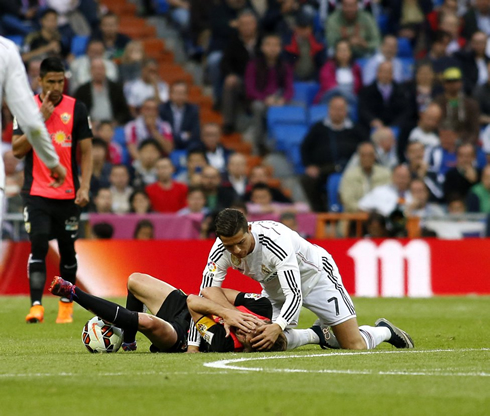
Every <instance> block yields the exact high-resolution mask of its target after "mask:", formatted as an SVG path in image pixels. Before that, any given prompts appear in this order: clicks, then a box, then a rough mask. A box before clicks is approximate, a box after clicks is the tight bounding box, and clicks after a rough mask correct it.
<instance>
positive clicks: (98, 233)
mask: <svg viewBox="0 0 490 416" xmlns="http://www.w3.org/2000/svg"><path fill="white" fill-rule="evenodd" d="M92 233H93V234H94V236H95V237H97V238H100V239H105V240H109V239H111V238H112V236H113V235H114V227H113V226H112V225H111V224H109V223H108V222H99V223H97V224H94V225H93V226H92Z"/></svg>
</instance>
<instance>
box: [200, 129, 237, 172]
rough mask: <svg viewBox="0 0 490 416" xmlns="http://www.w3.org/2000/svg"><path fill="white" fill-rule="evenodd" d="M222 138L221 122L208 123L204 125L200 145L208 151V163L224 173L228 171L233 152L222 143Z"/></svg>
mask: <svg viewBox="0 0 490 416" xmlns="http://www.w3.org/2000/svg"><path fill="white" fill-rule="evenodd" d="M220 140H221V127H220V125H219V124H217V123H206V124H204V125H203V126H202V144H201V145H200V146H199V147H200V148H201V149H202V150H203V151H204V152H205V153H206V159H207V161H208V163H209V164H210V165H211V166H214V167H215V168H216V169H218V170H219V171H220V173H223V172H225V171H226V164H227V163H228V157H229V155H230V153H231V152H230V150H228V149H227V148H226V147H224V146H223V145H222V144H221V143H220Z"/></svg>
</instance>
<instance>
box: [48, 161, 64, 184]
mask: <svg viewBox="0 0 490 416" xmlns="http://www.w3.org/2000/svg"><path fill="white" fill-rule="evenodd" d="M51 177H52V178H53V182H51V183H50V184H49V186H51V187H53V188H59V187H60V186H61V185H63V182H65V178H66V169H65V167H64V166H63V165H62V164H59V165H58V166H55V167H54V168H52V169H51Z"/></svg>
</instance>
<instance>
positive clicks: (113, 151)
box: [94, 120, 123, 165]
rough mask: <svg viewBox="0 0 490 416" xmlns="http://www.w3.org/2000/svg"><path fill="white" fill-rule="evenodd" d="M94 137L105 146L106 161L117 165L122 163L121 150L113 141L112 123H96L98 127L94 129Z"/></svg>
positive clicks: (104, 121)
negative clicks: (100, 140) (106, 152)
mask: <svg viewBox="0 0 490 416" xmlns="http://www.w3.org/2000/svg"><path fill="white" fill-rule="evenodd" d="M94 131H95V136H96V137H97V138H99V139H102V140H103V141H104V142H105V143H106V145H107V150H108V154H107V160H108V161H109V162H110V163H112V164H114V165H118V164H120V163H123V148H122V146H121V145H120V144H119V143H116V142H115V141H114V140H113V139H114V126H113V125H112V121H109V120H102V121H100V122H99V123H98V126H96V127H95V128H94Z"/></svg>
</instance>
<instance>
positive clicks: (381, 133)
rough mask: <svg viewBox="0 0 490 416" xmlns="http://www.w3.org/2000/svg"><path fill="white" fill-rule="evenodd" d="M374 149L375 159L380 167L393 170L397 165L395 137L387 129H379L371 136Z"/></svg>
mask: <svg viewBox="0 0 490 416" xmlns="http://www.w3.org/2000/svg"><path fill="white" fill-rule="evenodd" d="M371 141H372V142H373V144H374V147H375V149H376V159H377V161H378V163H380V164H381V165H382V166H384V167H386V168H388V169H393V168H394V167H395V166H396V165H398V156H397V148H396V137H395V134H394V133H393V130H392V129H391V128H389V127H380V128H378V129H377V130H375V131H374V132H373V134H372V135H371Z"/></svg>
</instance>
